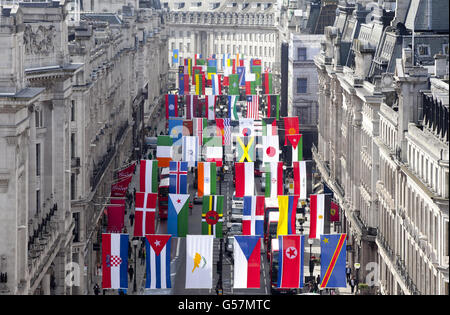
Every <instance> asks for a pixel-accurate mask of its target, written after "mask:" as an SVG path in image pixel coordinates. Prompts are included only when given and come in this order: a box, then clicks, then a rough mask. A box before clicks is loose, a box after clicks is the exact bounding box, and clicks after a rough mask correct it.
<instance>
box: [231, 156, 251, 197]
mask: <svg viewBox="0 0 450 315" xmlns="http://www.w3.org/2000/svg"><path fill="white" fill-rule="evenodd" d="M234 168H235V176H236V179H235V182H236V197H244V196H253V195H254V194H255V173H254V172H255V171H254V169H255V166H254V162H236V163H234Z"/></svg>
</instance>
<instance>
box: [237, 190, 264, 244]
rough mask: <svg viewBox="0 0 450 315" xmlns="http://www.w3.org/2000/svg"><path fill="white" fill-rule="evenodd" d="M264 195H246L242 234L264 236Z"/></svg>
mask: <svg viewBox="0 0 450 315" xmlns="http://www.w3.org/2000/svg"><path fill="white" fill-rule="evenodd" d="M264 201H265V198H264V196H244V210H243V215H242V235H257V236H258V235H259V236H261V237H262V236H264Z"/></svg>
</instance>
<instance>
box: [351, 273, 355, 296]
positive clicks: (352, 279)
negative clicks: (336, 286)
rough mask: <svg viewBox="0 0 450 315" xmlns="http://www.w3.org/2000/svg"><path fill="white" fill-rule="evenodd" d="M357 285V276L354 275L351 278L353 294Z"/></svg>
mask: <svg viewBox="0 0 450 315" xmlns="http://www.w3.org/2000/svg"><path fill="white" fill-rule="evenodd" d="M355 285H356V281H355V278H354V277H352V278H351V279H350V287H351V288H352V294H353V292H354V291H355Z"/></svg>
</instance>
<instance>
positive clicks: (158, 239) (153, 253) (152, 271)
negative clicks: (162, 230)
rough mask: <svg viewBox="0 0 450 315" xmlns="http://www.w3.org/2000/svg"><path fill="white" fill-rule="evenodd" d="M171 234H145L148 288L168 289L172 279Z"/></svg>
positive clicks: (146, 282)
mask: <svg viewBox="0 0 450 315" xmlns="http://www.w3.org/2000/svg"><path fill="white" fill-rule="evenodd" d="M171 237H172V236H171V235H162V234H152V235H146V236H145V240H146V241H145V253H146V256H145V258H146V263H147V265H146V274H147V276H146V279H145V288H146V289H168V288H171V287H172V284H171V280H170V243H171Z"/></svg>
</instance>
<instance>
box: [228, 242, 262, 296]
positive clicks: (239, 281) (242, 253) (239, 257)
mask: <svg viewBox="0 0 450 315" xmlns="http://www.w3.org/2000/svg"><path fill="white" fill-rule="evenodd" d="M233 248H234V283H233V287H234V288H235V289H238V288H259V287H260V282H261V268H260V266H261V238H260V237H259V236H243V235H236V236H235V237H234V245H233Z"/></svg>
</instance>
